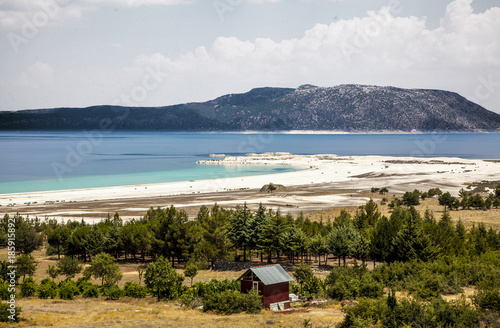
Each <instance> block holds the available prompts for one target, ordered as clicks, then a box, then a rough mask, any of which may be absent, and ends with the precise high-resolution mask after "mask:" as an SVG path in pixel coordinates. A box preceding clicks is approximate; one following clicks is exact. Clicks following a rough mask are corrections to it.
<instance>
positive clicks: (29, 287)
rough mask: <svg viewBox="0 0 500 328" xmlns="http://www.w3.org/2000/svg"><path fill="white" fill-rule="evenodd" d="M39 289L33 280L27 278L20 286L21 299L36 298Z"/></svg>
mask: <svg viewBox="0 0 500 328" xmlns="http://www.w3.org/2000/svg"><path fill="white" fill-rule="evenodd" d="M37 288H38V286H37V284H36V282H35V280H34V279H33V278H31V277H29V278H26V279H25V280H24V281H23V283H22V284H21V286H20V289H21V297H31V296H35V295H36V291H37Z"/></svg>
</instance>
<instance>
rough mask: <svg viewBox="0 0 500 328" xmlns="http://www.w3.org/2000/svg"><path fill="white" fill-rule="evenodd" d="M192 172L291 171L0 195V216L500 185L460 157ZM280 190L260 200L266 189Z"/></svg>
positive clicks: (494, 169) (337, 202) (333, 159)
mask: <svg viewBox="0 0 500 328" xmlns="http://www.w3.org/2000/svg"><path fill="white" fill-rule="evenodd" d="M213 158H214V159H213V160H209V161H202V162H199V163H198V164H199V165H276V166H282V165H284V166H290V167H293V168H294V169H295V170H294V171H293V172H287V173H278V174H268V175H258V176H248V177H231V178H224V179H210V180H197V181H183V182H172V183H158V184H148V185H131V186H118V187H103V188H92V189H78V190H62V191H45V192H30V193H18V194H4V195H0V205H1V206H0V214H1V215H2V216H3V215H4V214H6V213H8V214H10V215H12V214H15V213H17V212H19V213H21V214H23V215H29V216H30V217H34V216H38V217H41V218H44V217H50V218H57V219H81V218H84V219H86V220H94V219H101V218H103V217H105V216H106V215H107V214H108V213H111V214H113V213H114V212H119V213H120V214H121V215H122V216H123V217H124V218H132V217H140V216H142V215H144V212H145V211H146V210H147V209H148V208H149V207H151V206H153V207H157V206H170V205H175V206H176V207H182V208H186V210H187V211H188V213H190V214H193V213H195V211H196V210H197V208H199V206H201V205H212V204H214V203H215V202H217V203H219V204H220V205H222V206H225V207H234V206H236V205H238V204H243V203H245V202H246V203H247V204H249V206H251V207H256V206H258V204H259V203H261V202H262V203H263V204H264V205H266V206H269V207H273V208H282V209H283V211H290V212H296V211H304V212H308V211H313V210H320V209H325V208H331V207H336V206H348V205H361V204H363V203H365V202H366V201H367V200H368V199H369V197H368V196H367V191H369V190H370V189H371V188H372V187H378V188H380V187H387V188H388V189H389V191H390V193H391V194H395V195H397V194H400V193H403V192H405V191H409V190H413V189H415V188H417V189H420V190H427V189H429V188H433V187H439V188H441V189H442V190H446V191H450V192H451V193H452V194H455V195H456V194H458V191H459V190H460V189H461V188H464V187H466V185H464V184H465V183H472V182H479V181H494V180H500V161H493V160H477V159H474V160H470V159H461V158H444V157H443V158H412V157H382V156H337V155H328V154H320V155H293V154H289V153H265V154H247V155H246V156H241V157H233V156H221V155H218V156H214V157H213ZM270 182H272V183H274V184H281V185H284V186H285V187H286V190H285V191H281V192H279V193H262V192H259V190H260V188H261V187H262V186H263V185H265V184H268V183H270Z"/></svg>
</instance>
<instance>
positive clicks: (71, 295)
mask: <svg viewBox="0 0 500 328" xmlns="http://www.w3.org/2000/svg"><path fill="white" fill-rule="evenodd" d="M79 294H80V291H79V290H78V287H77V285H76V284H75V282H74V281H61V283H60V284H59V297H60V298H61V299H63V300H73V299H75V296H76V295H79Z"/></svg>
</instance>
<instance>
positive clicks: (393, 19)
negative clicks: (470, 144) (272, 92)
mask: <svg viewBox="0 0 500 328" xmlns="http://www.w3.org/2000/svg"><path fill="white" fill-rule="evenodd" d="M303 84H313V85H317V86H322V87H330V86H336V85H340V84H367V85H382V86H395V87H401V88H423V89H442V90H448V91H453V92H457V93H459V94H460V95H462V96H464V97H466V98H467V99H469V100H472V101H474V102H476V103H478V104H480V105H482V106H484V107H485V108H486V109H489V110H491V111H494V112H497V113H500V0H418V1H417V0H72V1H70V0H0V110H21V109H35V108H54V107H87V106H93V105H106V104H115V105H124V106H166V105H173V104H178V103H186V102H198V101H206V100H210V99H214V98H216V97H219V96H222V95H224V94H229V93H242V92H247V91H249V90H251V89H252V88H256V87H264V86H270V87H293V88H295V87H298V86H300V85H303Z"/></svg>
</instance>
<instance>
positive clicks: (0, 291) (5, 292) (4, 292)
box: [0, 282, 11, 301]
mask: <svg viewBox="0 0 500 328" xmlns="http://www.w3.org/2000/svg"><path fill="white" fill-rule="evenodd" d="M10 294H11V293H10V292H9V283H8V282H0V299H2V300H4V301H8V300H9V299H10Z"/></svg>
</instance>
